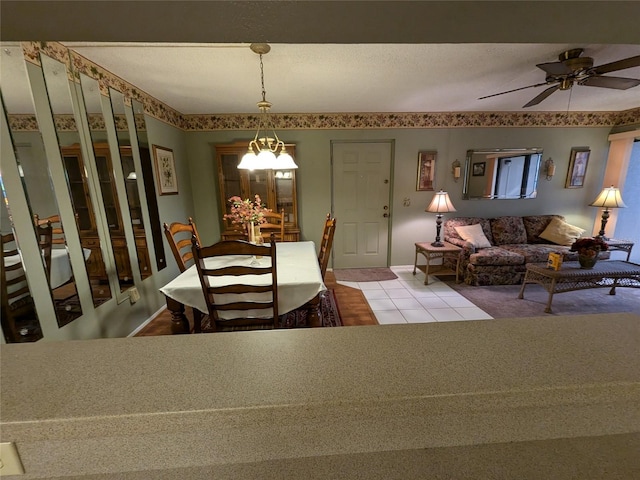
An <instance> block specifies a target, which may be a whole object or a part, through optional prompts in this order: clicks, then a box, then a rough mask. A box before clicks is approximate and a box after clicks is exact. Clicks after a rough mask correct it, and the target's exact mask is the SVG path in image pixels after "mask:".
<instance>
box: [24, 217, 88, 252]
mask: <svg viewBox="0 0 640 480" xmlns="http://www.w3.org/2000/svg"><path fill="white" fill-rule="evenodd" d="M77 221H78V217H77V215H76V222H77ZM33 223H34V225H35V226H36V228H37V227H40V226H42V225H47V224H49V225H51V234H52V240H51V243H52V244H53V245H66V240H65V238H64V230H63V229H62V221H61V220H60V215H51V216H49V217H46V218H40V217H38V214H37V213H34V214H33Z"/></svg>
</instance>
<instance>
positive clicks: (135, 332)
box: [127, 305, 167, 337]
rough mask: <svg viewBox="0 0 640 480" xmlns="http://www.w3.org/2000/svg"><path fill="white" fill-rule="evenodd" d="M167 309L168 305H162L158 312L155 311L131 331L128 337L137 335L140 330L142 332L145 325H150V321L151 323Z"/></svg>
mask: <svg viewBox="0 0 640 480" xmlns="http://www.w3.org/2000/svg"><path fill="white" fill-rule="evenodd" d="M166 309H167V306H166V305H165V306H163V307H160V309H159V310H158V311H156V313H154V314H153V315H151V316H150V317H149V318H147V319H146V320H145V321H144V322H142V323H141V324H140V325H138V327H137V328H136V329H135V330H134V331H133V332H131V333H130V334H129V335H127V337H135V336H136V335H137V334H138V332H140V330H142V329H143V328H144V327H146V326H147V325H149V323H151V322H152V321H153V320H154V319H155V318H156V317H157V316H158V315H160V314H161V313H162V312H164V311H165V310H166Z"/></svg>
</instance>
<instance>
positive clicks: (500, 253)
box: [469, 247, 525, 266]
mask: <svg viewBox="0 0 640 480" xmlns="http://www.w3.org/2000/svg"><path fill="white" fill-rule="evenodd" d="M469 263H471V264H472V265H496V266H497V265H522V264H524V263H525V262H524V255H521V254H519V253H517V252H511V251H509V250H505V249H504V248H500V247H489V248H483V249H481V250H478V251H477V252H476V253H472V254H471V256H470V257H469Z"/></svg>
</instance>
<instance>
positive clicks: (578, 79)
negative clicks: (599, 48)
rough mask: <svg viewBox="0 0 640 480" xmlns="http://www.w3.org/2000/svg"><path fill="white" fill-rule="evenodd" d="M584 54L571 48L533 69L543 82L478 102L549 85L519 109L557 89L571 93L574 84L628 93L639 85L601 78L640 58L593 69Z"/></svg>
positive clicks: (630, 80)
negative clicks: (539, 71)
mask: <svg viewBox="0 0 640 480" xmlns="http://www.w3.org/2000/svg"><path fill="white" fill-rule="evenodd" d="M583 51H584V50H583V49H582V48H574V49H571V50H567V51H565V52H562V53H561V54H560V55H558V60H559V61H557V62H549V63H539V64H537V65H536V66H537V67H538V68H540V69H541V70H543V71H544V72H545V73H546V77H545V81H544V83H537V84H535V85H528V86H526V87H520V88H515V89H513V90H508V91H506V92H500V93H494V94H493V95H486V96H484V97H480V98H479V99H478V100H482V99H485V98H489V97H495V96H497V95H504V94H505V93H512V92H517V91H519V90H524V89H526V88H535V87H541V86H543V85H550V86H549V87H548V88H546V89H545V90H543V91H542V92H541V93H539V94H538V95H537V96H536V97H534V98H533V99H532V100H530V101H529V102H528V103H526V104H525V105H524V106H523V107H522V108H528V107H533V106H534V105H538V104H539V103H540V102H542V101H543V100H545V99H546V98H547V97H549V96H550V95H551V94H552V93H554V92H556V91H557V90H570V89H571V88H572V87H573V85H574V84H577V85H581V86H586V87H600V88H613V89H617V90H627V89H629V88H633V87H636V86H638V85H640V79H636V78H625V77H605V76H603V74H605V73H611V72H616V71H618V70H626V69H628V68H634V67H640V55H636V56H633V57H629V58H624V59H622V60H617V61H615V62H610V63H605V64H603V65H599V66H597V67H594V66H593V63H594V61H593V58H591V57H582V56H581V55H582V53H583Z"/></svg>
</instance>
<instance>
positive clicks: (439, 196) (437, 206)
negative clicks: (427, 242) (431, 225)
mask: <svg viewBox="0 0 640 480" xmlns="http://www.w3.org/2000/svg"><path fill="white" fill-rule="evenodd" d="M424 211H425V212H431V213H435V214H436V241H435V242H432V243H431V245H433V246H434V247H444V243H442V242H441V241H440V228H441V227H442V214H443V213H448V212H455V211H456V209H455V207H454V206H453V204H452V203H451V200H450V199H449V194H448V193H447V192H443V191H442V190H440V191H439V192H438V193H436V194H435V196H434V197H433V200H431V203H430V204H429V206H428V207H427V208H425V209H424Z"/></svg>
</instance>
